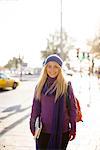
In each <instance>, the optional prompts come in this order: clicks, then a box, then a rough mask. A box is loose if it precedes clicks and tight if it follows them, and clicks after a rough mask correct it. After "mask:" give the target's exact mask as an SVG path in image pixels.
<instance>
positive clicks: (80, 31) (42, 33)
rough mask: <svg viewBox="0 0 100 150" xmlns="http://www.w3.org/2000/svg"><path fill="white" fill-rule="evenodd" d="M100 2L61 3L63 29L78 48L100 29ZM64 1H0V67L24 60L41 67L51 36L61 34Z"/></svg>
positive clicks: (68, 0) (70, 1)
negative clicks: (13, 58)
mask: <svg viewBox="0 0 100 150" xmlns="http://www.w3.org/2000/svg"><path fill="white" fill-rule="evenodd" d="M99 1H100V0H62V26H63V28H64V30H65V31H66V32H67V33H68V35H69V36H70V37H73V38H74V39H75V40H76V46H77V47H83V48H84V47H85V42H86V40H87V39H89V38H93V37H94V35H95V34H96V32H97V31H98V29H99V28H100V9H99V6H100V2H99ZM60 4H61V0H0V66H3V65H5V64H6V63H7V62H8V60H9V59H11V58H12V57H19V55H20V57H23V58H24V59H23V60H24V61H25V62H27V63H28V64H29V66H32V67H37V66H41V64H42V60H41V58H40V51H41V50H44V49H45V48H46V42H47V38H48V37H49V34H54V32H55V31H60V26H61V24H60V21H61V20H60V17H61V16H60V11H61V5H60Z"/></svg>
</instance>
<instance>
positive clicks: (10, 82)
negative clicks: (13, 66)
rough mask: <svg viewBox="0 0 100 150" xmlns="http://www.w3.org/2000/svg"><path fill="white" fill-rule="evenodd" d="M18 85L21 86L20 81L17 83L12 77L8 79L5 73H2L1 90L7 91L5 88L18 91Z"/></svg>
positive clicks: (0, 77)
mask: <svg viewBox="0 0 100 150" xmlns="http://www.w3.org/2000/svg"><path fill="white" fill-rule="evenodd" d="M18 85H19V82H18V81H16V80H15V79H13V78H11V77H8V76H7V75H6V74H4V73H0V89H5V88H12V89H16V87H17V86H18Z"/></svg>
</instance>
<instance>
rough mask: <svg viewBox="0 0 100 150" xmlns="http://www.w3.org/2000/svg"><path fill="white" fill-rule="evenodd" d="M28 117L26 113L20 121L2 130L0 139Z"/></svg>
mask: <svg viewBox="0 0 100 150" xmlns="http://www.w3.org/2000/svg"><path fill="white" fill-rule="evenodd" d="M29 116H30V113H28V114H27V115H25V116H24V117H22V118H21V119H19V120H17V121H16V122H14V123H13V124H11V125H9V126H8V127H6V128H4V129H3V130H2V131H1V132H0V137H1V136H3V135H4V134H5V133H6V132H8V131H9V130H11V129H12V128H14V127H15V126H17V125H18V124H20V123H21V122H23V121H24V120H25V119H27V118H28V117H29Z"/></svg>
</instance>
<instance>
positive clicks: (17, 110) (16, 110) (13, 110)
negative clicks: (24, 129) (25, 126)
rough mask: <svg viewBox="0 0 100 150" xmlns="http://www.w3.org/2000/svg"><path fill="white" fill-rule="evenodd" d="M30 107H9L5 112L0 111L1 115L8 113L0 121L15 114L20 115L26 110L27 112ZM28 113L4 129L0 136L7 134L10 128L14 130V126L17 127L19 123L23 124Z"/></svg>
mask: <svg viewBox="0 0 100 150" xmlns="http://www.w3.org/2000/svg"><path fill="white" fill-rule="evenodd" d="M30 107H31V106H28V107H25V108H22V106H21V105H15V106H11V107H8V108H6V109H5V110H3V111H2V113H8V112H10V113H9V114H8V115H6V116H4V117H1V118H0V120H4V119H6V118H8V117H10V116H12V115H14V114H17V113H21V112H24V111H26V110H28V109H29V108H30ZM29 115H30V113H28V114H26V115H25V116H23V117H22V118H20V119H19V120H17V121H15V122H14V123H12V124H11V125H9V126H8V127H5V128H4V129H3V130H2V131H1V132H0V136H3V135H4V134H5V133H6V132H8V131H9V130H11V129H12V128H14V127H15V126H17V125H18V124H20V123H21V122H23V121H24V120H25V119H27V118H28V117H29Z"/></svg>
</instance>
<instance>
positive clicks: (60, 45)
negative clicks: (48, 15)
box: [60, 0, 62, 52]
mask: <svg viewBox="0 0 100 150" xmlns="http://www.w3.org/2000/svg"><path fill="white" fill-rule="evenodd" d="M60 6H61V10H60V52H62V0H60Z"/></svg>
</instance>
